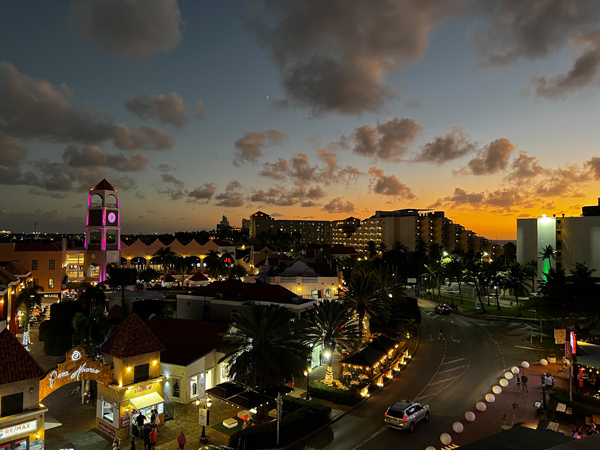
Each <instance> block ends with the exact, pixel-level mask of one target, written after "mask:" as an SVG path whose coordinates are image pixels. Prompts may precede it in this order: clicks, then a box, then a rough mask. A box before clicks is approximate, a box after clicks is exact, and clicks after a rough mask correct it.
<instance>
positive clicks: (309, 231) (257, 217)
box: [250, 209, 500, 257]
mask: <svg viewBox="0 0 600 450" xmlns="http://www.w3.org/2000/svg"><path fill="white" fill-rule="evenodd" d="M269 230H271V231H272V232H275V233H276V232H282V233H290V234H291V233H293V232H296V233H300V235H301V236H300V239H301V241H302V242H303V243H304V244H308V243H316V244H342V245H349V246H352V247H354V248H355V249H356V250H357V251H359V252H361V253H363V254H365V253H368V249H367V248H368V243H369V242H371V241H373V242H375V244H376V245H377V246H378V247H379V245H380V244H382V243H383V244H385V246H386V247H387V248H391V247H392V246H393V245H394V243H396V242H401V243H402V244H404V245H405V246H406V247H408V248H409V249H411V250H414V249H415V248H416V245H417V242H419V241H423V242H425V243H426V244H439V245H441V246H442V247H443V248H444V250H446V251H448V252H450V251H452V250H463V251H465V252H468V251H470V250H472V251H474V252H481V253H487V254H488V255H490V256H491V257H493V256H494V255H496V254H497V253H498V252H499V250H500V247H499V246H498V245H497V244H495V243H493V242H491V241H489V240H488V239H486V238H484V237H482V236H479V235H478V234H477V233H475V232H474V231H471V230H468V229H466V228H465V227H464V226H462V225H460V224H457V223H454V222H453V221H452V220H450V219H448V218H446V217H445V215H444V212H443V211H432V210H421V209H399V210H394V211H376V212H375V214H374V215H373V216H371V217H369V218H368V219H364V220H362V221H361V220H360V219H356V218H354V217H349V218H347V219H344V220H334V221H322V220H318V221H316V220H277V219H274V218H272V217H271V216H269V215H268V214H265V213H264V212H261V211H259V212H257V213H254V214H252V215H251V216H250V239H254V240H256V239H258V238H259V237H260V235H261V233H263V232H268V231H269Z"/></svg>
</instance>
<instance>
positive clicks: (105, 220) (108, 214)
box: [85, 180, 121, 282]
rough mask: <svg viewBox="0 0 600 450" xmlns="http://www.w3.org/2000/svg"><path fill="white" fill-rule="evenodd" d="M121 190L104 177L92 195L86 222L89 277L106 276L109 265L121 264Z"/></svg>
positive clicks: (96, 279)
mask: <svg viewBox="0 0 600 450" xmlns="http://www.w3.org/2000/svg"><path fill="white" fill-rule="evenodd" d="M119 206H120V204H119V193H118V192H117V190H116V189H115V188H114V187H112V186H111V185H110V183H109V182H108V181H106V180H102V181H101V182H100V183H98V184H97V185H96V186H94V187H93V188H92V189H90V192H89V195H88V206H87V219H86V223H85V268H86V274H85V276H86V280H87V281H98V282H102V281H104V280H106V268H107V266H115V267H119V266H120V265H121V214H120V212H119Z"/></svg>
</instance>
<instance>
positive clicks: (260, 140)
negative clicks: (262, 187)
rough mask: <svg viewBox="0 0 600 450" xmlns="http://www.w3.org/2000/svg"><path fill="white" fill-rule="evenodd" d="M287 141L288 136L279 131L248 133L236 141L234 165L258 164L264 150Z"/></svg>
mask: <svg viewBox="0 0 600 450" xmlns="http://www.w3.org/2000/svg"><path fill="white" fill-rule="evenodd" d="M285 140H287V134H286V133H284V132H283V131H279V130H263V131H253V132H246V133H244V136H243V137H241V138H239V139H238V140H237V141H235V144H234V146H235V148H236V150H237V151H236V153H235V159H234V164H236V165H240V164H243V163H245V162H251V163H253V162H256V160H257V159H258V158H259V157H260V156H261V155H262V150H263V149H265V148H267V147H272V146H273V145H279V144H281V143H283V142H284V141H285Z"/></svg>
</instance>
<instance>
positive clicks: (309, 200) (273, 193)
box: [249, 186, 327, 206]
mask: <svg viewBox="0 0 600 450" xmlns="http://www.w3.org/2000/svg"><path fill="white" fill-rule="evenodd" d="M326 195H327V194H326V193H325V191H323V189H322V188H321V187H320V186H316V187H313V188H309V189H308V190H307V189H304V188H303V187H295V188H293V189H291V190H287V189H285V188H284V187H282V186H275V187H271V188H269V189H267V190H266V191H265V190H262V189H260V190H258V191H256V192H255V193H254V194H252V195H251V196H250V198H249V200H250V201H251V202H255V203H265V204H269V205H276V206H292V205H296V204H298V203H301V205H302V206H305V205H304V204H306V205H308V204H310V205H311V206H314V205H316V202H314V200H319V199H322V198H324V197H325V196H326Z"/></svg>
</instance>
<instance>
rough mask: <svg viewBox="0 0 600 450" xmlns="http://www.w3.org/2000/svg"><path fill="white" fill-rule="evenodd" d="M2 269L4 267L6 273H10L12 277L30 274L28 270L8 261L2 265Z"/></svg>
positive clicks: (15, 262)
mask: <svg viewBox="0 0 600 450" xmlns="http://www.w3.org/2000/svg"><path fill="white" fill-rule="evenodd" d="M2 267H4V268H5V269H6V270H7V271H8V272H10V273H12V274H13V275H15V276H17V277H19V278H22V277H24V276H27V275H29V274H30V273H31V271H30V270H28V269H26V268H25V267H23V266H22V265H21V264H19V263H18V262H17V261H9V262H8V263H6V264H3V265H2Z"/></svg>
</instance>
